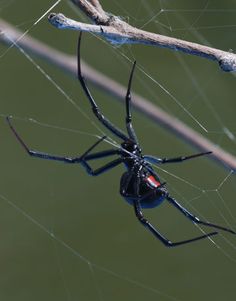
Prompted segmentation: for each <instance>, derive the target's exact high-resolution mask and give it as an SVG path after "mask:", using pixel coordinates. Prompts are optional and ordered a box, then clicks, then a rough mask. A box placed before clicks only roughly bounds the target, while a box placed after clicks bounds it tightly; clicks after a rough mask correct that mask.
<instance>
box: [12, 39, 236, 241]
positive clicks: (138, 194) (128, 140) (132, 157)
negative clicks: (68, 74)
mask: <svg viewBox="0 0 236 301" xmlns="http://www.w3.org/2000/svg"><path fill="white" fill-rule="evenodd" d="M80 44H81V34H80V37H79V43H78V80H79V82H80V84H81V86H82V89H83V90H84V93H85V95H86V97H87V99H88V101H89V103H90V105H91V107H92V111H93V113H94V115H95V117H96V118H97V119H98V121H99V122H100V123H101V124H103V125H104V126H105V127H106V128H107V129H108V130H109V131H110V132H111V133H112V134H113V135H115V136H116V137H117V138H119V139H121V140H122V142H121V145H120V148H113V149H108V150H105V151H100V152H95V153H91V152H92V150H93V149H94V148H95V147H96V146H97V145H98V144H99V143H101V142H102V141H103V140H104V139H105V138H106V137H102V138H100V139H99V140H98V141H96V142H95V143H94V144H93V145H92V146H91V147H90V148H89V149H88V150H87V151H86V152H84V154H83V155H81V156H77V157H74V158H72V157H62V156H57V155H51V154H47V153H42V152H38V151H34V150H31V149H30V148H29V147H28V146H27V145H26V144H25V142H24V141H23V140H22V138H21V137H20V136H19V134H18V133H17V132H16V130H15V128H14V127H13V125H12V124H11V121H10V118H9V117H7V122H8V124H9V126H10V128H11V130H12V131H13V133H14V135H15V136H16V138H17V139H18V141H19V142H20V143H21V145H22V146H23V147H24V149H25V150H26V151H27V153H28V154H29V155H31V156H34V157H38V158H41V159H48V160H56V161H62V162H65V163H78V164H81V166H82V167H83V168H84V169H85V170H86V171H87V173H88V174H90V175H92V176H98V175H100V174H102V173H104V172H107V171H109V170H110V169H112V168H114V167H116V166H118V165H119V164H121V163H123V164H124V165H125V167H126V172H125V173H123V175H122V176H121V180H120V194H121V196H122V197H124V199H125V200H126V201H127V202H128V203H129V204H130V205H131V206H133V207H134V211H135V215H136V217H137V218H138V220H139V221H140V222H141V224H142V225H143V226H145V227H146V228H147V229H148V230H149V231H150V232H151V233H152V234H153V235H154V236H155V237H156V238H158V239H159V240H160V241H161V242H162V243H163V244H164V245H165V246H167V247H175V246H179V245H182V244H186V243H190V242H193V241H197V240H201V239H204V238H207V237H210V236H212V235H216V234H217V232H215V231H214V232H210V233H208V234H204V235H201V236H197V237H194V238H191V239H187V240H182V241H178V242H171V241H170V240H169V239H167V238H166V237H165V236H163V235H162V234H161V233H160V232H159V231H158V230H157V229H156V228H155V227H154V226H153V225H152V224H151V223H150V222H149V221H148V220H147V219H146V218H144V216H143V213H142V208H153V207H156V206H158V205H159V204H161V203H162V202H163V201H164V200H165V199H166V200H167V201H168V202H169V203H170V204H171V205H173V206H174V207H175V208H176V209H178V210H179V211H180V212H181V213H182V214H183V215H184V216H185V217H187V218H188V219H189V220H191V221H192V222H193V223H195V224H200V225H204V226H208V227H212V228H215V229H219V230H223V231H227V232H229V233H232V234H236V233H235V232H234V231H233V230H231V229H228V228H226V227H222V226H219V225H215V224H212V223H209V222H206V221H202V220H200V219H199V218H198V217H196V216H195V215H193V214H192V213H190V212H189V211H188V210H187V209H185V208H184V207H183V206H182V205H180V204H179V203H178V202H177V201H176V200H175V199H174V198H173V197H171V196H170V194H169V193H168V191H167V188H166V184H165V183H162V182H161V180H160V178H159V176H158V175H157V173H156V172H155V171H154V169H153V168H152V164H165V163H177V162H183V161H185V160H190V159H193V158H196V157H200V156H203V155H207V154H210V153H211V152H203V153H198V154H194V155H190V156H186V157H184V156H181V157H175V158H170V159H167V158H163V159H162V158H158V157H155V156H149V155H148V156H147V155H142V153H141V148H140V146H139V143H138V140H137V137H136V134H135V131H134V129H133V126H132V116H131V108H130V103H131V93H130V90H131V83H132V78H133V74H134V69H135V62H134V64H133V68H132V70H131V74H130V78H129V83H128V88H127V93H126V119H125V120H126V129H127V134H126V133H124V132H123V131H121V130H120V129H119V128H118V127H116V126H115V125H113V124H112V123H111V122H110V121H109V120H108V119H107V118H106V117H105V116H104V115H103V114H102V113H101V111H100V109H99V107H98V105H97V104H96V102H95V100H94V98H93V96H92V95H91V93H90V90H89V88H88V86H87V84H86V82H85V80H84V78H83V76H82V72H81V64H80ZM114 155H116V156H118V158H116V159H113V160H112V161H111V162H109V163H107V164H105V165H103V166H101V167H100V168H97V169H96V170H94V169H93V168H92V167H91V166H90V165H89V163H88V162H89V161H91V160H96V159H100V158H105V157H110V156H114Z"/></svg>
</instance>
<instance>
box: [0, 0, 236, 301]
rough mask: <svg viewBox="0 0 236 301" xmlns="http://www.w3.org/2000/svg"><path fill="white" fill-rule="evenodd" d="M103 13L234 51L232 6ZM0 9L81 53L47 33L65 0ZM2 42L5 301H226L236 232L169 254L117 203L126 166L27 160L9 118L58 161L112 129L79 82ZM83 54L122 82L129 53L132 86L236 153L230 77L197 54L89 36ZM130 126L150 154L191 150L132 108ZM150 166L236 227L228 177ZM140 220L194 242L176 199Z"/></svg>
mask: <svg viewBox="0 0 236 301" xmlns="http://www.w3.org/2000/svg"><path fill="white" fill-rule="evenodd" d="M6 4H7V5H6ZM56 5H57V6H56ZM103 5H104V7H106V9H107V10H108V11H112V12H114V13H115V14H117V15H121V16H124V18H125V19H127V20H128V21H129V22H130V23H132V24H134V25H136V26H137V27H139V28H143V29H145V30H150V31H155V32H159V33H162V34H167V35H172V36H174V37H179V38H183V39H186V40H190V41H191V40H193V41H196V42H199V43H204V44H206V45H213V46H214V47H216V48H220V49H223V50H227V49H229V48H232V47H233V45H234V44H233V41H234V40H233V39H234V38H233V37H234V28H235V25H236V24H235V14H236V7H235V5H234V4H232V3H231V2H230V1H226V2H224V3H222V2H217V1H198V2H197V3H196V1H178V4H175V3H173V1H158V2H157V1H138V2H137V3H136V6H135V9H133V5H132V3H130V4H129V3H127V1H114V0H113V1H111V2H109V3H105V1H104V3H103ZM0 6H1V8H2V10H1V17H2V18H3V19H5V20H8V21H10V22H11V23H13V24H14V25H15V26H17V27H19V28H21V29H22V30H23V32H25V33H29V34H31V35H33V36H35V37H37V38H39V39H41V40H44V41H45V42H46V43H49V44H50V45H53V46H54V47H56V48H58V49H61V50H63V51H65V52H69V53H71V54H74V53H75V48H76V39H77V34H75V33H70V32H68V31H67V32H61V31H59V30H55V29H52V28H50V29H49V25H48V23H47V21H46V19H45V18H43V16H45V15H46V12H48V11H49V10H51V9H52V7H53V6H56V7H55V8H54V10H56V11H61V12H63V13H65V14H68V15H72V11H71V8H70V7H68V6H67V5H66V4H65V3H63V2H62V1H61V2H60V1H46V0H45V1H40V3H38V4H35V6H34V7H30V6H29V3H28V1H27V2H26V1H21V3H18V2H16V1H11V2H7V3H6V2H5V1H3V2H0ZM75 18H76V16H75ZM1 47H2V48H1V54H2V55H1V60H0V63H1V64H2V66H1V70H2V81H3V83H2V88H1V107H0V112H1V117H2V118H1V128H2V131H1V141H2V143H1V156H0V158H1V186H0V187H1V188H0V197H1V202H0V203H1V213H2V214H1V218H0V220H1V229H2V231H1V234H2V240H1V241H2V244H1V258H4V260H3V264H2V282H1V283H2V284H1V290H0V291H1V293H0V295H1V297H2V299H3V300H16V299H17V300H21V299H22V300H32V298H33V299H34V300H41V299H42V298H44V299H46V300H78V299H81V300H108V299H112V300H116V299H117V300H118V299H119V300H120V299H121V298H122V299H123V300H157V299H158V300H159V299H160V300H164V301H165V300H189V299H191V300H199V298H202V299H203V300H204V299H208V298H209V297H210V296H211V298H214V300H222V297H223V296H224V298H225V297H226V296H227V299H232V298H233V296H234V291H233V288H234V280H233V279H234V277H235V272H234V270H235V261H236V252H235V248H236V243H235V238H234V237H233V236H230V235H227V234H225V233H221V234H220V235H219V236H218V237H215V238H214V240H206V241H204V242H201V243H196V244H191V245H186V246H183V247H180V248H177V249H172V250H169V249H166V248H164V247H163V246H162V245H161V244H160V242H158V241H155V239H153V237H151V235H150V234H149V233H148V232H147V231H145V229H143V228H142V227H140V225H139V224H138V223H137V222H136V220H135V218H134V214H133V210H132V208H130V207H128V206H127V205H126V204H125V203H124V202H123V201H122V199H121V198H120V196H119V194H118V191H119V177H120V175H121V173H122V171H123V169H122V168H120V169H119V168H117V169H116V170H113V171H111V172H109V173H108V174H104V176H102V177H98V178H90V177H88V176H87V175H86V174H85V173H84V171H83V170H80V168H79V166H71V165H70V166H68V165H63V164H59V163H57V162H50V161H43V160H36V159H35V160H33V159H31V158H29V157H28V156H27V155H26V154H25V153H24V152H23V150H22V148H21V147H20V146H19V145H18V144H17V142H16V141H15V139H14V137H12V134H11V133H10V131H9V129H8V127H7V126H6V123H5V117H6V116H7V115H12V116H13V122H14V125H15V126H16V127H17V130H19V132H20V133H21V135H22V137H23V138H24V140H25V141H26V142H27V144H28V145H29V146H30V147H32V148H33V149H37V150H39V151H46V152H50V153H55V154H62V155H63V154H66V155H69V154H71V155H73V154H78V153H79V154H80V153H82V152H83V151H84V150H85V149H86V148H87V147H88V146H89V145H91V144H92V143H93V142H94V140H96V139H97V137H99V136H101V135H102V134H103V133H104V129H103V128H101V127H100V125H97V123H95V122H94V116H93V115H92V114H91V112H90V110H89V106H88V103H87V102H86V101H84V96H83V93H82V91H81V89H80V87H79V85H78V83H76V82H75V81H73V80H71V78H69V77H68V76H67V75H66V74H62V73H61V72H60V71H59V70H56V69H55V68H52V67H50V66H48V64H46V63H45V62H43V61H41V60H39V59H36V58H34V57H32V56H31V55H30V54H28V53H26V52H24V51H23V50H22V49H20V48H19V47H18V50H17V51H16V50H15V49H13V48H9V47H8V48H6V47H3V46H1ZM94 49H96V53H94ZM82 55H83V58H84V59H85V60H86V61H87V62H88V63H89V64H91V65H92V66H95V67H97V68H99V69H100V70H102V71H103V72H104V73H105V74H108V75H110V76H112V77H114V78H115V79H117V80H119V81H121V82H123V84H124V85H127V80H128V76H129V72H130V61H132V60H133V59H134V58H135V59H136V60H137V61H138V63H139V69H138V70H137V72H136V74H135V80H134V83H133V89H134V90H135V91H137V92H139V93H140V94H143V95H144V96H145V97H146V98H148V99H150V100H152V101H153V102H154V103H155V104H157V105H159V106H161V107H162V108H163V109H164V110H165V111H167V112H169V113H170V114H172V115H173V116H176V117H177V118H179V119H181V120H182V121H184V122H186V123H187V124H188V125H189V126H191V127H192V128H194V129H195V130H197V131H199V132H200V133H201V134H203V135H204V136H206V137H207V138H208V139H210V140H211V141H213V142H215V143H217V144H219V145H220V146H221V147H223V148H224V149H226V150H227V151H229V152H231V153H232V154H235V122H234V121H235V118H234V116H235V113H234V108H235V104H234V102H233V99H234V98H233V97H234V95H233V93H232V91H233V84H234V80H235V79H234V76H232V74H226V73H222V72H221V71H220V70H219V69H218V67H217V66H216V65H215V64H214V63H212V62H207V61H205V60H203V59H200V58H193V57H190V56H185V55H183V54H178V53H176V54H173V53H171V52H169V51H168V50H162V49H154V48H153V49H152V48H148V47H137V46H135V47H134V46H132V47H122V48H115V47H112V46H111V45H107V44H106V43H103V42H102V41H100V40H98V39H97V38H95V37H92V36H89V35H86V36H84V37H83V45H82ZM104 58H105V59H104ZM154 63H155V66H154ZM41 87H43V88H42V89H41ZM91 89H92V91H93V93H94V96H95V99H97V101H98V103H99V105H101V107H102V108H103V111H104V113H105V115H106V116H109V118H110V119H111V120H112V121H113V122H114V123H115V124H118V125H119V126H120V127H121V128H123V122H124V117H123V116H124V108H123V107H122V106H120V105H119V104H116V103H113V102H112V103H111V99H110V98H109V97H108V96H107V95H104V94H103V93H101V92H100V91H98V90H96V89H95V88H94V87H92V88H91ZM134 125H135V129H136V132H137V134H138V137H139V139H140V142H141V145H143V151H144V153H150V154H154V155H157V156H160V157H173V156H176V155H182V154H188V153H192V152H193V151H194V150H192V149H190V148H188V147H187V146H186V145H185V144H183V143H182V142H181V141H179V140H178V139H177V138H176V137H174V136H173V135H171V134H169V133H168V132H166V131H164V130H163V129H161V128H159V127H157V126H156V125H154V124H153V123H152V122H151V121H148V120H147V119H145V118H144V117H143V116H141V115H140V114H138V113H134ZM110 138H112V139H114V138H113V137H110ZM107 142H108V143H112V144H116V142H115V141H114V140H108V141H107ZM117 142H118V141H117ZM104 147H105V148H109V147H111V145H109V144H107V145H105V146H104ZM99 163H100V162H99ZM99 163H98V164H99ZM95 165H96V164H95ZM155 168H156V170H157V171H158V173H159V174H160V176H161V177H162V179H163V180H164V181H167V182H168V187H169V189H170V192H171V194H172V195H173V196H174V197H175V198H176V199H177V200H178V201H179V202H181V204H183V205H184V206H186V207H187V208H188V209H189V210H191V211H192V212H194V213H196V214H197V215H199V216H200V217H201V218H205V219H207V220H209V221H212V222H214V223H218V224H221V225H225V226H228V227H231V228H235V212H236V207H235V202H234V195H235V176H234V171H232V170H230V169H227V168H225V169H223V168H222V167H220V166H218V165H216V164H215V163H212V162H210V161H209V160H207V159H204V158H203V159H199V160H196V161H192V162H189V163H187V164H177V165H168V166H164V168H163V166H161V168H160V167H155ZM13 187H14V189H13ZM145 214H146V215H147V216H148V218H150V220H151V221H152V222H153V223H154V224H155V225H156V226H157V227H158V229H160V231H161V232H162V233H164V234H165V235H167V236H168V237H170V238H171V239H173V240H178V239H184V238H188V237H193V236H194V235H196V234H198V235H199V229H198V228H197V227H194V225H193V224H192V223H190V222H189V221H186V220H185V218H183V217H181V216H180V215H179V213H178V212H176V211H175V210H174V209H172V208H170V207H169V206H168V204H163V206H161V207H160V208H157V209H156V210H152V211H150V212H149V211H147V212H145ZM206 230H208V229H205V228H204V229H202V231H206ZM217 284H218V285H217ZM208 294H209V296H208Z"/></svg>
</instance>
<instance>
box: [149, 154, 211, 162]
mask: <svg viewBox="0 0 236 301" xmlns="http://www.w3.org/2000/svg"><path fill="white" fill-rule="evenodd" d="M211 153H212V152H203V153H197V154H193V155H190V156H180V157H175V158H157V157H155V156H149V155H146V156H144V159H145V160H146V161H148V162H150V163H154V164H165V163H180V162H183V161H186V160H190V159H194V158H197V157H200V156H205V155H209V154H211Z"/></svg>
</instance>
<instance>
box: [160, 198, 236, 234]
mask: <svg viewBox="0 0 236 301" xmlns="http://www.w3.org/2000/svg"><path fill="white" fill-rule="evenodd" d="M166 199H167V200H168V201H169V202H170V203H171V204H172V205H173V206H174V207H175V208H177V209H178V210H179V211H180V212H182V213H183V214H184V215H185V216H186V217H187V218H189V219H190V220H191V221H192V222H194V223H196V224H200V225H204V226H208V227H212V228H216V229H219V230H223V231H226V232H229V233H231V234H236V232H235V231H233V230H231V229H229V228H226V227H222V226H219V225H216V224H212V223H208V222H205V221H202V220H200V219H199V218H198V217H197V216H195V215H193V214H192V213H190V212H189V211H188V210H187V209H185V208H184V207H183V206H181V205H180V204H179V203H178V202H177V201H176V200H175V199H174V198H172V197H170V196H167V197H166Z"/></svg>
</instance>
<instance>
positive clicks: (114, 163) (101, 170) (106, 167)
mask: <svg viewBox="0 0 236 301" xmlns="http://www.w3.org/2000/svg"><path fill="white" fill-rule="evenodd" d="M122 162H123V159H121V158H119V159H116V160H113V161H111V162H109V163H107V164H105V165H104V166H101V167H99V168H97V169H95V170H94V169H92V167H91V166H90V165H89V164H88V163H87V162H86V161H85V159H82V161H81V162H80V163H81V165H82V166H83V167H84V169H85V170H86V172H87V173H88V174H89V175H90V176H98V175H100V174H102V173H104V172H106V171H108V170H110V169H112V168H114V167H116V166H117V165H119V164H120V163H122Z"/></svg>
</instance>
